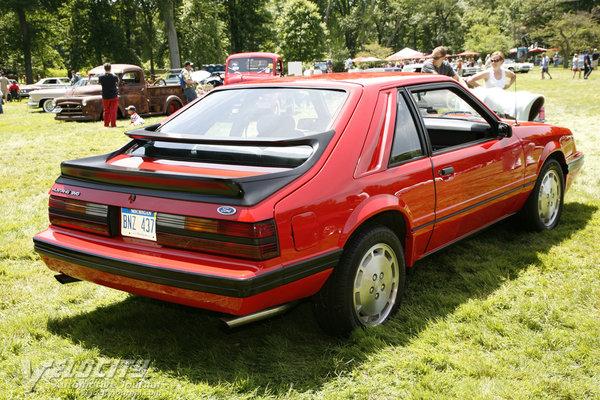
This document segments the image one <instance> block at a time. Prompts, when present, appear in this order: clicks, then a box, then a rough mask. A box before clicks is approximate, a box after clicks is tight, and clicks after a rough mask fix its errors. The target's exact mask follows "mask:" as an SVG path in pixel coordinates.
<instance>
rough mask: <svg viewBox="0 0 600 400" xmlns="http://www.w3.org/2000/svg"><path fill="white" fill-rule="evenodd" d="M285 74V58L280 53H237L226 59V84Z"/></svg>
mask: <svg viewBox="0 0 600 400" xmlns="http://www.w3.org/2000/svg"><path fill="white" fill-rule="evenodd" d="M281 76H283V58H282V57H281V56H280V55H279V54H275V53H264V52H252V53H236V54H232V55H230V56H229V57H227V60H226V61H225V79H224V81H223V82H224V84H225V85H231V84H233V83H240V82H250V81H256V80H263V79H271V78H274V77H281Z"/></svg>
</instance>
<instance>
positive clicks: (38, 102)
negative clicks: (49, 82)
mask: <svg viewBox="0 0 600 400" xmlns="http://www.w3.org/2000/svg"><path fill="white" fill-rule="evenodd" d="M87 83H88V79H87V78H81V79H79V80H78V81H77V82H76V83H75V84H73V85H71V86H68V87H59V88H54V89H39V90H33V91H31V92H29V102H28V103H27V107H29V108H38V107H41V108H42V109H43V110H44V111H46V112H47V113H50V112H53V111H54V107H55V106H56V101H55V99H56V98H57V97H61V96H64V95H65V93H67V91H68V90H69V89H74V88H76V87H81V86H85V85H87Z"/></svg>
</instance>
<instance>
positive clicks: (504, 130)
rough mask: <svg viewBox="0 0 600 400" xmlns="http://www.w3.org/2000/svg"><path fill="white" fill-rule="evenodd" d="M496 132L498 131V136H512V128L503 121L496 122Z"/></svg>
mask: <svg viewBox="0 0 600 400" xmlns="http://www.w3.org/2000/svg"><path fill="white" fill-rule="evenodd" d="M496 132H497V133H498V137H499V138H509V137H511V136H512V128H511V127H510V125H508V124H506V123H504V122H498V127H497V128H496Z"/></svg>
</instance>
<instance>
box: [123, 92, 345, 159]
mask: <svg viewBox="0 0 600 400" xmlns="http://www.w3.org/2000/svg"><path fill="white" fill-rule="evenodd" d="M346 98H347V93H346V92H344V91H340V90H327V89H305V88H247V89H231V90H221V91H214V92H211V93H210V94H208V95H207V96H205V97H204V98H203V99H201V100H200V101H198V102H197V103H195V104H193V105H192V106H191V107H190V108H188V109H187V110H185V111H184V112H182V113H180V114H179V115H177V116H175V117H174V118H173V119H171V120H169V121H167V122H166V123H165V124H163V125H162V126H161V127H160V128H158V130H157V131H156V132H157V133H162V134H165V135H167V136H176V135H185V136H197V137H198V138H202V139H219V138H222V139H224V140H223V142H220V143H218V144H214V145H213V144H190V143H179V142H169V143H167V142H161V141H154V142H150V143H147V144H146V145H145V146H143V148H137V149H132V151H131V152H132V153H136V154H135V155H145V156H151V157H154V158H174V159H183V160H202V161H203V162H217V163H229V164H245V165H261V166H275V167H296V166H299V165H301V164H303V163H304V162H305V161H306V160H307V159H308V158H309V157H310V156H311V155H312V154H313V152H314V149H313V148H312V147H311V146H309V145H307V144H293V143H291V144H290V145H281V144H278V145H274V146H269V145H268V142H269V141H272V140H273V141H275V140H280V139H301V138H303V137H305V136H312V135H316V134H321V133H324V132H326V131H328V130H330V129H331V127H332V125H333V121H334V120H335V118H336V116H337V115H338V113H339V111H340V109H341V107H342V105H343V104H344V101H345V100H346ZM228 139H229V140H230V139H235V140H238V141H239V140H241V141H244V140H245V139H247V140H248V141H249V142H250V141H256V140H260V141H266V143H265V145H261V146H257V145H256V143H254V144H251V143H249V145H248V146H245V145H239V144H231V145H228V144H227V140H228ZM142 153H143V154H142ZM132 155H133V154H132Z"/></svg>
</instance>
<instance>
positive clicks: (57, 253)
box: [33, 228, 341, 315]
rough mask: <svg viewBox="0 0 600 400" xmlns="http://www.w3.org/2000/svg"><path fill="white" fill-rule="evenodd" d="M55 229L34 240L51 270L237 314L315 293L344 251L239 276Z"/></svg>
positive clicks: (143, 293) (165, 298)
mask: <svg viewBox="0 0 600 400" xmlns="http://www.w3.org/2000/svg"><path fill="white" fill-rule="evenodd" d="M55 233H56V232H54V231H53V229H52V228H49V229H48V230H46V231H44V232H41V233H39V234H38V235H36V236H35V237H34V239H33V241H34V245H35V250H36V251H37V252H38V253H39V254H40V256H41V257H42V259H43V261H44V262H45V263H46V265H47V266H48V268H50V269H51V270H54V271H57V272H60V273H63V274H66V275H69V276H72V277H74V278H78V279H81V280H87V281H91V282H95V283H98V284H100V285H103V286H108V287H112V288H115V289H119V290H123V291H126V292H130V293H135V294H140V295H143V296H147V297H153V298H157V299H161V300H165V301H170V302H174V303H180V304H186V305H190V306H194V307H199V308H204V309H209V310H213V311H220V312H226V313H229V314H236V315H246V314H249V313H252V312H256V311H259V310H262V309H265V308H268V307H272V306H275V305H278V304H282V303H286V302H289V301H293V300H298V299H300V298H304V297H308V296H311V295H313V294H315V293H316V292H317V291H318V290H319V289H320V287H321V286H322V285H323V284H324V283H325V281H326V280H327V277H328V276H329V274H330V273H331V269H332V268H333V267H334V266H335V265H336V264H337V262H338V259H339V257H340V255H341V250H338V251H334V252H331V253H328V254H325V255H321V256H318V257H315V258H311V259H309V260H305V261H302V262H299V263H295V264H291V265H287V266H283V267H281V268H277V269H274V270H270V271H267V272H262V273H261V271H260V270H258V271H253V272H251V273H247V274H245V275H246V276H244V277H239V276H237V277H236V276H235V275H236V273H237V275H239V270H235V269H232V270H230V271H227V270H223V271H222V272H223V274H219V275H217V274H216V273H209V272H206V271H203V266H202V263H198V264H197V265H196V267H197V268H196V269H195V270H190V269H189V268H181V269H176V268H173V266H172V262H171V265H167V264H168V263H166V262H164V261H165V260H166V258H164V257H160V256H158V255H156V256H155V257H150V258H149V257H145V258H144V259H143V262H135V261H132V260H125V259H122V258H117V257H115V254H119V251H112V252H111V251H110V249H109V248H106V249H105V250H106V252H98V251H97V250H99V249H100V247H99V246H96V245H94V246H90V247H92V248H93V251H90V250H83V249H82V248H77V247H76V246H70V245H68V244H63V243H61V242H60V241H59V240H55V239H56V238H58V239H60V237H61V236H60V233H58V234H55ZM113 250H114V249H113ZM132 254H135V252H133V253H132ZM149 261H153V262H149ZM161 261H163V262H162V263H161ZM171 261H172V260H171ZM161 264H162V265H161ZM182 264H185V263H182ZM188 267H189V266H188ZM206 269H208V268H206ZM212 269H213V270H214V269H215V268H212ZM228 272H230V274H228Z"/></svg>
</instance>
